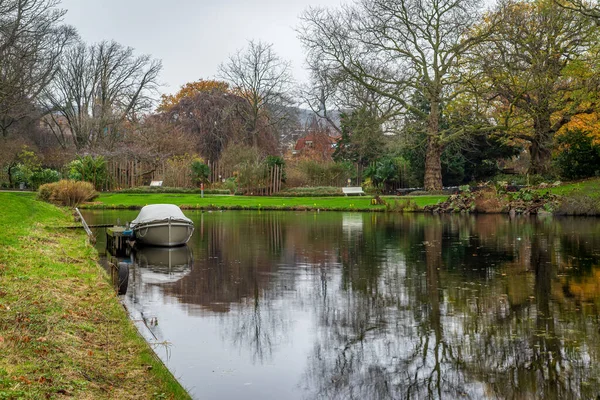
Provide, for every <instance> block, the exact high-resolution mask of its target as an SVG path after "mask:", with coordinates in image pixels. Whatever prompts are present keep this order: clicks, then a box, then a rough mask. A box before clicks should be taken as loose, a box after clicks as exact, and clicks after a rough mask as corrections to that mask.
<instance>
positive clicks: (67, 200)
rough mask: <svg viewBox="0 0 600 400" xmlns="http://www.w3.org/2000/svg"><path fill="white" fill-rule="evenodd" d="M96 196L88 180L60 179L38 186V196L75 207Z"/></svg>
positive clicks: (41, 198)
mask: <svg viewBox="0 0 600 400" xmlns="http://www.w3.org/2000/svg"><path fill="white" fill-rule="evenodd" d="M97 196H98V193H97V192H96V191H95V190H94V186H93V185H92V184H91V183H90V182H82V181H73V180H61V181H58V182H54V183H46V184H45V185H42V186H40V188H39V190H38V198H39V199H40V200H44V201H48V202H51V203H54V204H59V205H62V206H67V207H77V206H78V205H80V204H81V203H83V202H86V201H91V200H93V199H95V198H96V197H97Z"/></svg>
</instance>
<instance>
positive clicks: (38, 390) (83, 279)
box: [0, 193, 189, 399]
mask: <svg viewBox="0 0 600 400" xmlns="http://www.w3.org/2000/svg"><path fill="white" fill-rule="evenodd" d="M0 204H1V205H2V206H1V207H0V226H1V227H2V229H0V248H1V249H2V251H1V252H0V399H43V398H57V397H73V398H86V399H134V398H135V399H137V398H144V399H152V398H177V399H179V398H182V399H186V398H189V396H188V395H187V393H186V392H185V391H184V390H183V389H182V388H181V386H180V385H179V384H178V383H177V381H176V380H175V379H174V378H173V377H172V375H171V374H170V372H169V371H168V370H167V369H166V368H165V367H164V365H163V364H162V363H161V362H160V361H159V360H157V358H156V356H155V355H154V353H153V352H152V350H151V349H150V348H149V346H148V344H147V343H146V342H145V340H144V339H143V338H142V337H141V336H140V335H139V334H138V333H137V330H136V328H135V327H134V326H133V324H132V322H131V321H130V320H129V318H128V317H127V315H126V313H125V312H124V310H123V307H122V306H121V305H120V303H119V302H118V300H117V298H116V296H115V293H114V290H113V288H112V286H111V284H110V283H109V282H108V279H107V275H106V273H105V272H104V270H103V269H102V268H101V267H100V266H99V265H98V264H97V262H96V260H97V256H98V255H97V252H96V250H95V249H94V248H93V247H92V246H91V245H89V244H88V243H87V240H86V238H85V235H84V234H83V233H82V232H81V231H73V230H61V229H56V227H58V226H65V225H71V224H72V222H73V219H72V217H71V215H70V213H69V212H67V211H65V210H61V209H59V208H56V207H54V206H52V205H50V204H46V203H42V202H39V201H36V200H34V196H33V195H32V194H31V193H0Z"/></svg>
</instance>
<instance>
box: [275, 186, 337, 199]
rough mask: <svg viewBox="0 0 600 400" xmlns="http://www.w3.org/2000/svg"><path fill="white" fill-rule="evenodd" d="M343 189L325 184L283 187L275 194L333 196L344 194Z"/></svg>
mask: <svg viewBox="0 0 600 400" xmlns="http://www.w3.org/2000/svg"><path fill="white" fill-rule="evenodd" d="M343 194H344V193H342V189H341V188H339V187H332V186H324V187H296V188H288V189H283V190H282V191H280V192H279V193H277V194H275V195H274V196H281V197H331V196H342V195H343Z"/></svg>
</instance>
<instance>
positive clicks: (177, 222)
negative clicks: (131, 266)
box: [130, 204, 194, 247]
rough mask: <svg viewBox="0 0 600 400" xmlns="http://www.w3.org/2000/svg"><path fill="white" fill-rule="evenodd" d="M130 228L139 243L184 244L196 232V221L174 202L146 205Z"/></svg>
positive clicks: (166, 245)
mask: <svg viewBox="0 0 600 400" xmlns="http://www.w3.org/2000/svg"><path fill="white" fill-rule="evenodd" d="M130 228H131V230H132V231H133V234H134V236H135V240H136V242H138V243H141V244H144V245H150V246H162V247H172V246H181V245H184V244H186V243H187V242H188V240H190V237H191V236H192V233H194V223H193V222H192V220H191V219H189V218H188V217H186V216H185V215H183V212H182V211H181V209H180V208H179V207H177V206H176V205H173V204H153V205H149V206H145V207H143V208H142V209H141V211H140V213H139V214H138V216H137V217H136V219H134V220H133V221H131V224H130Z"/></svg>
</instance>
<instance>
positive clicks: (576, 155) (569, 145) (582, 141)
mask: <svg viewBox="0 0 600 400" xmlns="http://www.w3.org/2000/svg"><path fill="white" fill-rule="evenodd" d="M557 143H558V152H557V154H556V156H555V159H554V163H555V165H556V166H557V167H558V169H559V171H560V176H561V177H563V178H566V179H581V178H587V177H590V176H594V175H598V174H600V144H598V143H595V142H594V140H593V137H592V136H591V135H589V134H588V133H586V132H584V131H582V130H580V129H574V130H570V131H567V132H566V133H565V134H563V135H560V136H558V137H557Z"/></svg>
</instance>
